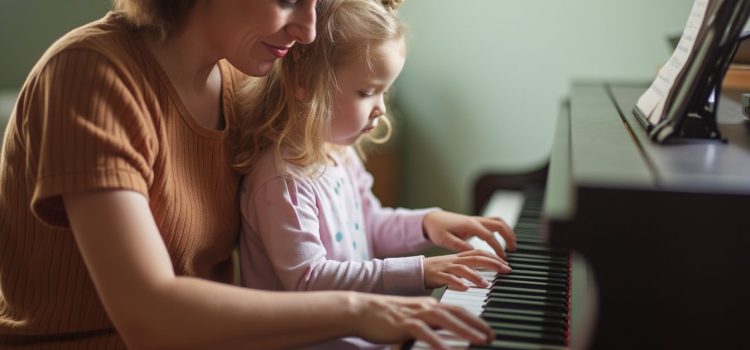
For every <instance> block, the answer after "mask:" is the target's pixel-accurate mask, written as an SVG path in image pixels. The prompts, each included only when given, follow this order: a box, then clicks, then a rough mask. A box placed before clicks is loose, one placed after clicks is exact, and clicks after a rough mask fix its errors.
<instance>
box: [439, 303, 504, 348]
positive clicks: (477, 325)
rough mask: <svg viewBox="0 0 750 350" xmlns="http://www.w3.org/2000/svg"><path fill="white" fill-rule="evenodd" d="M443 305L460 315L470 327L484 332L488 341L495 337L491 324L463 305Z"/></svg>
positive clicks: (454, 313)
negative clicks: (471, 312)
mask: <svg viewBox="0 0 750 350" xmlns="http://www.w3.org/2000/svg"><path fill="white" fill-rule="evenodd" d="M440 305H442V306H443V307H445V308H447V309H448V310H450V312H451V313H452V314H453V315H454V316H456V317H458V319H459V320H461V321H462V322H464V323H466V324H467V325H469V326H470V327H472V328H474V329H476V330H478V331H480V332H482V333H483V334H485V335H486V337H487V342H490V341H491V340H492V339H494V337H495V335H494V333H493V332H492V328H490V326H489V325H487V323H486V322H484V321H483V320H482V319H480V318H479V317H476V316H474V315H472V314H470V313H469V312H468V311H466V310H465V309H464V308H463V307H460V306H457V305H448V304H440Z"/></svg>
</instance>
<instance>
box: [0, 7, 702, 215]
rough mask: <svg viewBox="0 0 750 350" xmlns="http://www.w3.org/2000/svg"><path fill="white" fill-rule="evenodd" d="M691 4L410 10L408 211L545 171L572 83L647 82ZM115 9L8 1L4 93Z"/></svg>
mask: <svg viewBox="0 0 750 350" xmlns="http://www.w3.org/2000/svg"><path fill="white" fill-rule="evenodd" d="M691 4H692V1H691V0H659V1H654V0H566V1H554V0H523V1H507V0H460V1H457V0H409V1H406V3H405V5H404V6H403V7H402V10H401V13H402V17H403V18H404V20H405V21H406V22H407V24H408V25H409V27H410V45H409V57H408V60H407V64H406V67H405V69H404V72H403V74H402V76H401V77H400V78H399V80H398V82H397V86H396V89H395V90H394V92H395V96H396V100H397V101H396V102H397V105H398V107H399V109H400V110H401V112H402V113H401V115H400V116H399V118H398V120H397V127H398V128H400V133H399V134H400V135H401V139H402V142H401V147H402V151H403V152H402V154H401V156H402V163H403V166H402V167H401V169H402V170H403V186H402V202H404V204H405V205H408V206H430V205H437V206H441V207H443V208H445V209H450V210H456V211H464V212H465V211H468V209H469V200H470V191H471V185H472V182H473V180H474V179H475V178H476V176H478V175H479V174H480V173H482V172H487V171H517V170H521V169H526V168H530V167H534V166H536V165H538V164H540V163H542V162H544V161H545V160H546V158H547V155H548V154H549V150H550V147H551V142H552V140H551V137H552V130H553V127H554V123H555V117H556V113H557V109H558V105H559V103H560V101H561V100H562V99H563V98H564V97H565V94H566V91H567V89H568V86H569V84H570V81H571V79H592V80H599V79H614V80H643V81H646V80H649V79H650V78H651V76H652V75H653V74H654V72H655V71H656V69H657V67H658V65H660V64H661V63H662V62H663V61H665V60H666V59H667V57H668V56H669V54H670V51H669V49H668V48H667V44H666V40H665V37H666V35H668V34H674V33H678V32H679V31H681V30H682V27H683V25H684V23H685V20H686V18H687V13H688V12H689V10H690V6H691ZM110 6H111V5H110V2H109V1H108V0H2V1H1V2H0V52H2V54H1V55H0V63H1V65H0V66H2V67H3V68H2V69H0V91H2V90H9V89H10V90H14V89H18V88H19V87H20V85H21V84H22V83H23V80H24V79H25V77H26V75H27V74H28V72H29V70H30V69H31V67H32V66H33V64H34V63H35V62H36V60H37V59H38V57H39V56H40V55H41V54H42V53H43V52H44V50H45V49H46V47H47V46H49V45H50V44H51V43H52V42H53V41H54V40H55V39H57V38H58V37H60V36H61V35H62V34H63V33H65V32H66V31H68V30H70V29H73V28H75V27H76V26H79V25H81V24H84V23H86V22H88V21H91V20H94V19H97V18H100V17H102V16H103V15H104V13H106V11H107V10H108V9H109V8H110Z"/></svg>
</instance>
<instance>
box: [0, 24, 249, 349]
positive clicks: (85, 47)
mask: <svg viewBox="0 0 750 350" xmlns="http://www.w3.org/2000/svg"><path fill="white" fill-rule="evenodd" d="M220 68H221V75H222V80H223V83H222V84H223V87H222V98H223V106H222V108H223V113H224V117H225V119H226V125H227V129H226V130H212V129H206V128H203V127H201V126H200V125H199V124H198V123H197V122H196V121H195V120H194V119H193V118H192V117H191V116H190V115H189V113H188V112H187V110H186V108H185V106H184V105H183V104H182V103H181V101H180V99H179V97H178V95H177V92H176V90H175V89H174V87H173V86H172V85H171V83H170V82H169V80H168V78H167V76H166V74H165V72H164V71H163V70H162V69H161V68H160V66H159V64H158V63H157V62H156V60H155V59H154V57H153V56H152V55H151V53H150V52H149V51H148V49H147V48H146V47H145V45H144V43H143V42H142V41H141V39H140V38H139V36H138V35H137V34H136V33H135V32H133V31H132V30H131V29H130V28H128V27H127V26H126V25H125V24H124V22H123V21H122V20H121V18H120V17H119V16H118V15H116V14H113V13H110V14H108V15H107V16H106V17H105V18H103V19H101V20H99V21H97V22H94V23H91V24H89V25H86V26H84V27H81V28H78V29H76V30H74V31H72V32H70V33H68V34H67V35H65V36H64V37H63V38H62V39H60V40H59V41H57V42H56V43H55V44H54V45H52V47H51V48H50V49H49V50H48V51H47V52H46V53H45V54H44V56H43V57H42V58H41V59H40V61H39V62H38V63H37V65H36V66H35V67H34V68H33V70H32V71H31V73H30V75H29V77H28V79H27V81H26V83H25V84H24V86H23V89H22V90H21V93H20V95H19V99H18V102H17V104H16V107H15V109H14V112H13V115H12V116H11V119H10V122H9V124H8V127H7V130H6V133H5V141H4V145H3V152H2V157H1V158H0V194H1V195H0V347H3V346H7V345H13V344H15V345H27V346H29V347H44V348H76V349H81V348H83V349H86V348H91V349H107V348H122V347H124V344H123V343H122V340H121V339H120V338H119V337H118V336H117V334H116V332H115V330H114V329H113V328H112V324H111V322H110V321H109V319H108V318H107V315H106V314H105V312H104V309H103V307H102V305H101V302H100V301H99V298H98V297H97V295H96V291H95V290H94V287H93V283H92V281H91V279H90V278H89V275H88V272H87V270H86V267H85V266H84V264H83V261H82V259H81V256H80V253H79V251H78V249H77V247H76V244H75V242H74V239H73V235H72V233H71V232H70V229H69V228H68V221H67V217H66V214H65V211H64V208H63V206H62V201H61V195H62V194H66V193H79V192H86V191H95V190H103V189H126V190H132V191H136V192H139V193H141V194H143V195H144V196H146V197H147V198H148V201H149V204H150V207H151V211H152V212H153V215H154V219H155V220H156V223H157V225H158V227H159V230H160V232H161V235H162V237H163V239H164V242H165V244H166V245H167V248H168V250H169V254H170V256H171V258H172V262H173V264H174V269H175V272H176V273H177V274H178V275H190V276H198V277H203V278H207V279H211V280H216V281H224V282H231V279H232V264H231V251H232V249H233V247H234V245H235V243H236V240H237V234H238V230H239V222H240V220H239V204H238V188H239V181H240V176H239V175H238V174H236V173H235V172H234V171H232V170H231V168H230V162H231V152H230V144H229V140H230V137H229V133H230V132H229V131H228V130H230V129H232V127H233V126H234V125H235V124H236V123H235V116H234V111H235V108H234V106H233V105H232V104H231V103H230V101H234V100H235V98H234V93H235V86H236V85H237V83H238V80H239V79H242V75H241V73H239V72H238V71H236V70H235V69H233V68H232V67H231V66H230V65H229V64H227V63H226V62H223V61H222V62H220ZM100 234H103V235H106V234H107V232H101V233H100Z"/></svg>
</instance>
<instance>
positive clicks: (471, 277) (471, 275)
mask: <svg viewBox="0 0 750 350" xmlns="http://www.w3.org/2000/svg"><path fill="white" fill-rule="evenodd" d="M448 272H450V273H452V274H454V275H455V276H458V277H462V278H464V279H466V280H468V281H469V282H471V283H474V285H477V286H480V287H489V283H488V282H487V280H485V279H484V278H482V276H480V275H479V274H478V273H477V272H476V271H474V270H472V269H470V268H469V267H468V266H466V265H453V267H451V268H449V269H448Z"/></svg>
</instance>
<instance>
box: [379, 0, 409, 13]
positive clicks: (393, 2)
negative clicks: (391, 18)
mask: <svg viewBox="0 0 750 350" xmlns="http://www.w3.org/2000/svg"><path fill="white" fill-rule="evenodd" d="M380 3H382V4H383V7H385V8H386V9H387V10H388V11H396V10H398V8H399V7H401V4H403V3H404V0H381V1H380Z"/></svg>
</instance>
